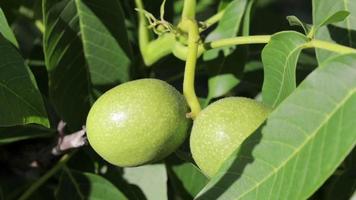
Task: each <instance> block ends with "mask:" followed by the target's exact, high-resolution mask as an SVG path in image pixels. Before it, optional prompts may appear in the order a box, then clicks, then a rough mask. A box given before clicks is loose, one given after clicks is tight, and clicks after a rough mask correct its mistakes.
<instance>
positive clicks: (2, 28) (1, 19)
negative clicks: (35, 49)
mask: <svg viewBox="0 0 356 200" xmlns="http://www.w3.org/2000/svg"><path fill="white" fill-rule="evenodd" d="M0 33H1V34H2V35H3V36H4V37H5V38H6V39H7V40H9V41H10V42H11V43H12V44H13V45H15V46H16V47H19V44H18V43H17V40H16V38H15V35H14V33H13V32H12V30H11V28H10V26H9V24H8V23H7V20H6V17H5V15H4V12H3V11H2V9H1V8H0Z"/></svg>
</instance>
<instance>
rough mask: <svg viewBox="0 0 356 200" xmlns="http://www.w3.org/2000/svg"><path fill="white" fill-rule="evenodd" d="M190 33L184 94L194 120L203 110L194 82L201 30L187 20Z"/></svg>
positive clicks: (193, 22)
mask: <svg viewBox="0 0 356 200" xmlns="http://www.w3.org/2000/svg"><path fill="white" fill-rule="evenodd" d="M186 25H187V28H188V30H189V32H188V54H187V60H186V63H185V71H184V80H183V94H184V96H185V98H186V100H187V102H188V105H189V107H190V110H191V113H190V114H189V116H190V117H191V118H193V119H195V117H196V116H197V115H198V113H199V112H200V110H201V107H200V104H199V100H198V97H197V95H196V94H195V89H194V80H195V67H196V62H197V54H198V46H199V44H198V43H199V40H200V36H199V30H198V25H197V23H196V21H195V20H190V19H187V20H186Z"/></svg>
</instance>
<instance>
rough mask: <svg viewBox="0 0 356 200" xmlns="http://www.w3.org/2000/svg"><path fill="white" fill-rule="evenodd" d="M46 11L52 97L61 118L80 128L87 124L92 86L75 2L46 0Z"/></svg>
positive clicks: (44, 42)
mask: <svg viewBox="0 0 356 200" xmlns="http://www.w3.org/2000/svg"><path fill="white" fill-rule="evenodd" d="M43 13H44V14H43V15H44V19H43V21H44V25H45V32H44V37H43V39H44V40H43V45H44V54H45V62H46V67H47V71H48V78H49V96H50V100H51V101H52V104H53V106H54V108H55V110H56V112H57V113H58V114H59V116H60V118H61V119H62V120H64V121H65V122H67V124H68V125H69V127H70V128H71V129H72V130H77V129H79V128H80V127H81V126H82V125H83V124H85V119H86V116H87V112H88V110H89V107H90V99H89V98H90V92H91V91H90V90H91V87H90V80H89V73H88V69H87V64H86V62H85V58H84V53H83V46H82V42H81V38H80V34H79V31H80V28H79V17H78V15H77V10H76V6H75V2H74V1H71V0H61V1H51V0H44V1H43Z"/></svg>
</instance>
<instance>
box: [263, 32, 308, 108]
mask: <svg viewBox="0 0 356 200" xmlns="http://www.w3.org/2000/svg"><path fill="white" fill-rule="evenodd" d="M307 42H308V38H307V37H306V36H305V35H303V34H300V33H298V32H294V31H286V32H279V33H277V34H275V35H273V36H272V38H271V41H270V42H269V43H268V44H267V45H266V46H265V48H264V49H263V51H262V62H263V67H264V81H263V88H262V97H263V101H264V103H266V104H267V105H270V106H272V107H277V106H278V104H280V103H281V102H282V101H283V100H284V99H285V98H286V97H288V95H290V94H291V93H292V92H293V90H294V89H295V88H296V74H295V72H296V66H297V61H298V57H299V54H300V52H301V51H302V49H303V47H304V44H305V43H307Z"/></svg>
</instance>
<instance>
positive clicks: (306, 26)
mask: <svg viewBox="0 0 356 200" xmlns="http://www.w3.org/2000/svg"><path fill="white" fill-rule="evenodd" d="M287 20H288V22H289V25H290V26H300V27H302V28H303V30H304V33H305V34H306V35H307V34H308V33H309V32H310V30H311V25H309V24H307V23H305V22H302V21H301V20H300V19H299V18H298V17H296V16H294V15H290V16H287Z"/></svg>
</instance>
